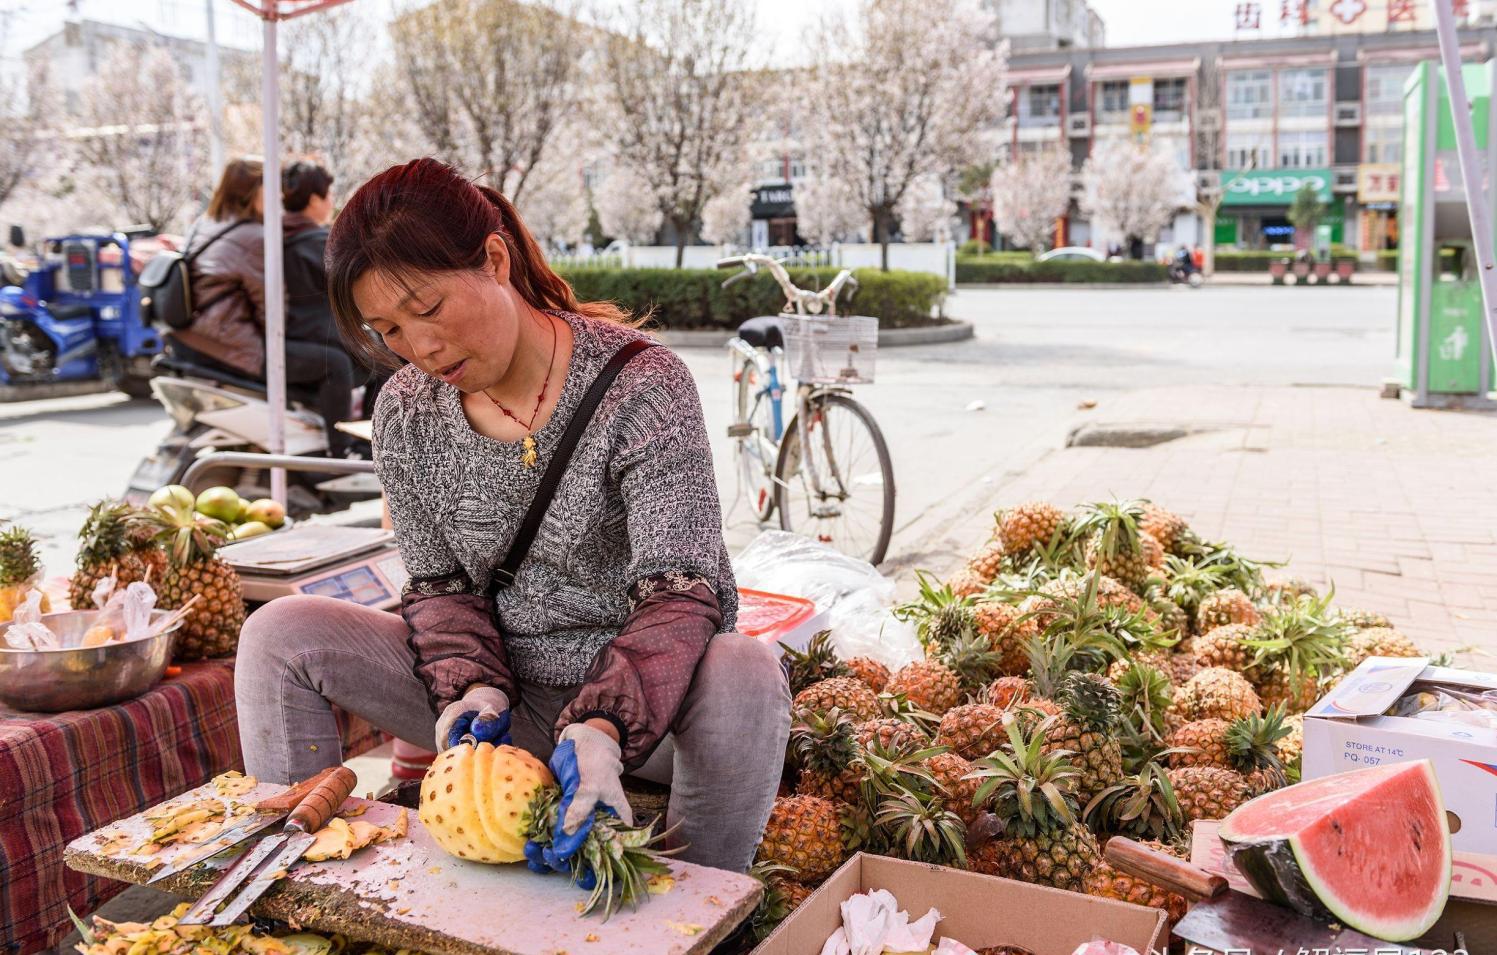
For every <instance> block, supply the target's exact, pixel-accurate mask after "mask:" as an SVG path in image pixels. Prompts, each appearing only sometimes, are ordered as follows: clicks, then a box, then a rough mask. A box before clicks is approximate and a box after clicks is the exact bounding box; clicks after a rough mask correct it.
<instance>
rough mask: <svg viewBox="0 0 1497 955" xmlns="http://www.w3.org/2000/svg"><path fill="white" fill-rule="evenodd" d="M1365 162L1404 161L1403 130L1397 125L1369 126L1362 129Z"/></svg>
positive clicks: (1363, 158) (1363, 159)
mask: <svg viewBox="0 0 1497 955" xmlns="http://www.w3.org/2000/svg"><path fill="white" fill-rule="evenodd" d="M1362 161H1363V162H1402V161H1403V130H1402V129H1400V128H1399V127H1397V126H1367V127H1364V128H1363V129H1362Z"/></svg>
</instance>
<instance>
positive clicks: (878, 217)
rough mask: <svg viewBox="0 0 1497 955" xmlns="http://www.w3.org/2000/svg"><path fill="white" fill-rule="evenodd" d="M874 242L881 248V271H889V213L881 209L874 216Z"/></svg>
mask: <svg viewBox="0 0 1497 955" xmlns="http://www.w3.org/2000/svg"><path fill="white" fill-rule="evenodd" d="M873 241H875V242H877V243H878V246H879V269H880V270H881V271H884V272H887V271H889V213H888V211H887V210H885V209H880V210H879V211H878V212H875V213H874V214H873Z"/></svg>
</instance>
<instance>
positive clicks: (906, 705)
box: [878, 693, 941, 736]
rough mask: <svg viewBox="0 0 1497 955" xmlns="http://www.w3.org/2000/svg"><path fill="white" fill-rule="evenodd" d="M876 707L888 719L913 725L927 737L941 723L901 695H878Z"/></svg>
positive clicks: (937, 718) (934, 716)
mask: <svg viewBox="0 0 1497 955" xmlns="http://www.w3.org/2000/svg"><path fill="white" fill-rule="evenodd" d="M878 705H879V711H880V712H881V713H883V714H884V715H885V716H886V717H888V718H889V719H895V720H901V721H903V722H905V723H911V724H914V726H915V728H916V729H918V730H919V731H920V732H921V733H922V734H923V735H925V736H929V735H930V734H931V731H932V728H933V727H935V726H936V724H938V723H940V722H941V718H940V717H939V716H937V715H936V714H934V713H932V712H930V711H928V710H922V709H921V708H920V707H919V706H918V705H917V704H915V703H911V702H910V699H909V697H908V696H906V695H905V694H903V693H880V694H879V695H878Z"/></svg>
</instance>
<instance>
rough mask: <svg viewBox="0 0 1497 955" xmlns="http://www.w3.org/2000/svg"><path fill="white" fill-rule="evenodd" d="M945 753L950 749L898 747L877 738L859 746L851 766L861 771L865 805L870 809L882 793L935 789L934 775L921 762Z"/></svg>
mask: <svg viewBox="0 0 1497 955" xmlns="http://www.w3.org/2000/svg"><path fill="white" fill-rule="evenodd" d="M946 752H950V748H949V747H946V746H927V747H924V748H921V749H908V748H906V749H899V748H889V747H886V746H884V745H883V744H882V743H879V742H878V741H877V740H875V741H874V742H873V743H872V744H870V745H868V746H860V747H859V748H858V752H857V755H856V756H855V757H853V765H854V766H856V767H857V768H858V769H859V770H861V771H862V774H863V780H862V783H861V784H860V787H859V788H860V789H861V791H862V795H863V803H864V806H865V808H868V809H870V810H872V809H873V808H874V807H876V806H877V805H878V804H879V802H880V801H881V800H882V799H883V798H884V797H885V796H890V795H897V794H898V793H901V792H906V791H910V790H918V791H922V792H929V791H931V790H933V789H936V788H938V784H937V783H936V780H935V777H934V776H932V775H931V774H930V772H929V771H928V770H927V769H926V768H925V761H926V760H927V759H930V758H931V757H932V756H939V755H940V754H941V753H946Z"/></svg>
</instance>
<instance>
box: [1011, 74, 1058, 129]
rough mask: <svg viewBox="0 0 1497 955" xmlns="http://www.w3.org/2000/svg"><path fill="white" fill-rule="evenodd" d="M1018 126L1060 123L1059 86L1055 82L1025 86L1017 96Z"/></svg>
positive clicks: (1055, 124)
mask: <svg viewBox="0 0 1497 955" xmlns="http://www.w3.org/2000/svg"><path fill="white" fill-rule="evenodd" d="M1019 125H1020V126H1059V125H1060V86H1059V85H1058V84H1055V83H1050V84H1046V85H1044V86H1029V87H1025V89H1024V92H1023V94H1021V95H1020V97H1019Z"/></svg>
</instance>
